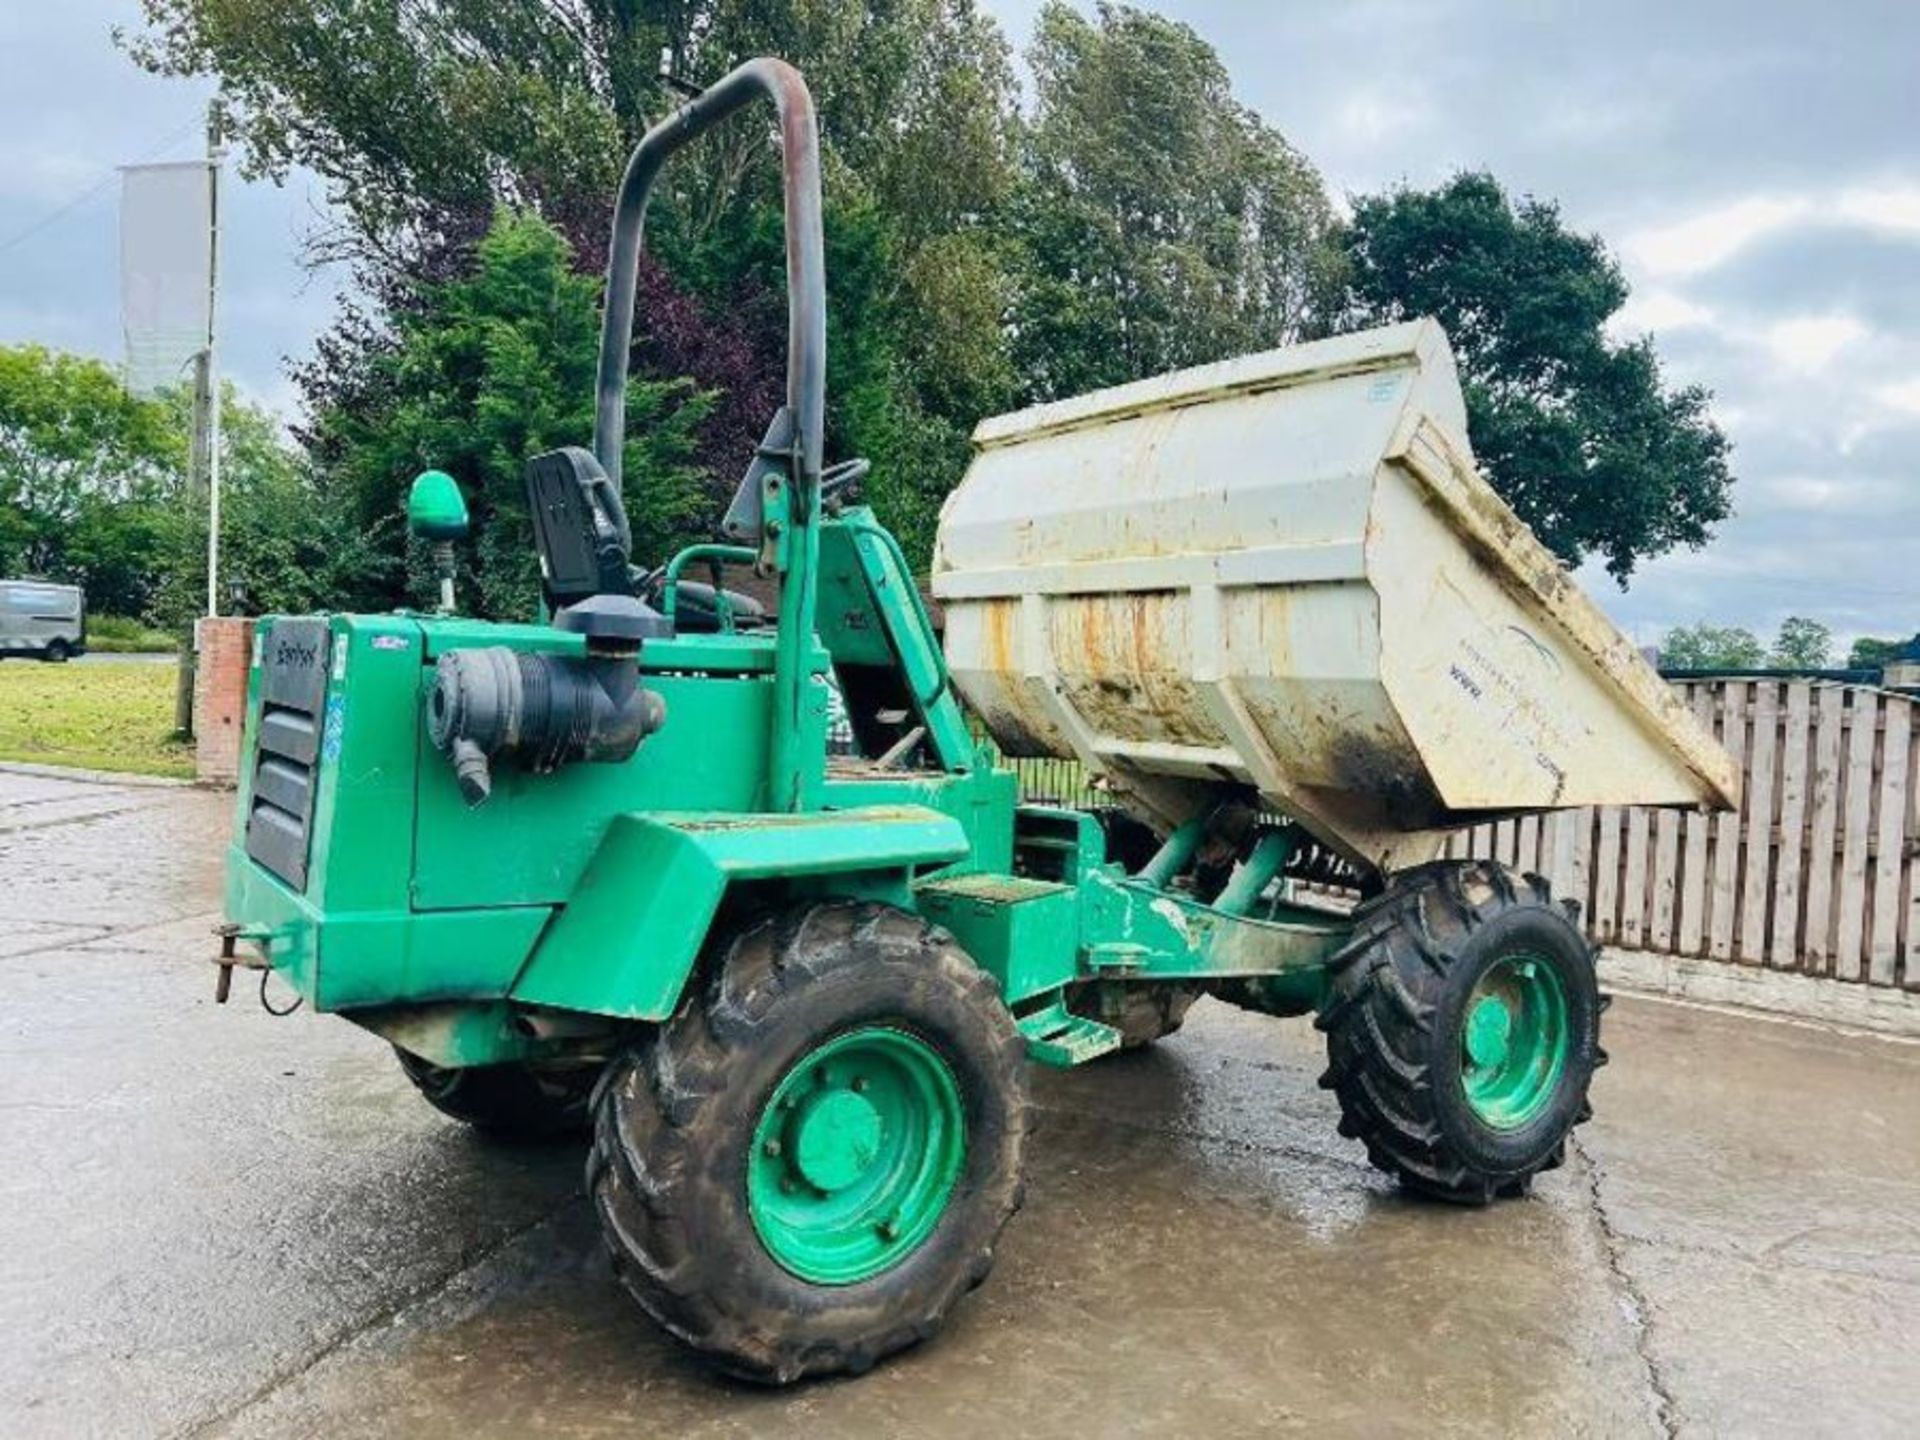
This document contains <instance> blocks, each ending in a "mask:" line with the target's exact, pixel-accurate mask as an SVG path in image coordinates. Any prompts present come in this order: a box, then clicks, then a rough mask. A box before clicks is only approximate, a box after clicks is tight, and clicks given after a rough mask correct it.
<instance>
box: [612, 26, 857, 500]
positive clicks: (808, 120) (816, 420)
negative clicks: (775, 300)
mask: <svg viewBox="0 0 1920 1440" xmlns="http://www.w3.org/2000/svg"><path fill="white" fill-rule="evenodd" d="M757 98H765V99H768V100H771V101H772V102H773V105H774V109H775V110H776V111H777V112H778V114H779V122H780V159H781V164H780V172H781V188H782V190H783V192H784V199H785V205H786V232H787V408H788V409H789V411H791V413H792V415H793V417H794V431H795V436H796V439H797V446H796V449H797V452H798V453H797V456H796V459H797V460H798V462H799V467H800V473H799V474H798V475H795V476H793V477H792V480H793V483H794V484H795V486H796V488H797V489H798V490H799V492H800V493H799V494H798V495H797V496H795V499H796V501H798V502H799V504H800V505H801V506H803V507H804V512H803V513H807V514H811V513H812V511H813V510H814V509H815V508H816V507H817V504H818V500H819V485H820V467H821V456H822V447H823V443H824V442H823V431H824V428H825V417H826V395H827V271H826V243H825V240H824V239H823V237H822V233H821V225H820V137H819V130H818V127H817V125H816V123H815V120H814V113H813V96H812V95H811V94H810V93H808V90H807V82H806V81H805V80H803V79H802V78H801V77H800V72H799V71H798V70H796V69H794V68H793V67H792V66H791V65H789V64H787V63H786V62H785V61H784V60H774V59H769V58H762V59H758V60H749V61H747V62H746V63H745V64H744V65H741V66H739V67H738V68H736V69H734V70H732V71H730V72H729V73H728V74H727V75H725V76H724V77H722V78H721V79H720V80H718V81H716V82H715V83H714V84H712V85H710V86H708V87H707V88H706V89H705V90H703V91H701V92H700V94H699V95H697V96H696V97H695V98H694V99H692V100H690V101H688V102H687V103H686V104H685V105H683V106H681V107H680V108H679V109H678V110H676V111H674V112H673V113H672V114H671V115H669V116H667V117H666V119H664V120H662V121H660V123H659V124H657V125H655V126H654V127H653V128H652V129H651V130H649V131H647V133H646V135H645V136H644V137H642V139H641V141H640V143H639V145H638V146H636V147H635V149H634V152H633V158H632V159H630V160H629V161H628V162H627V173H626V176H625V178H624V179H622V180H621V182H620V198H619V201H618V202H617V203H616V205H615V207H614V212H613V238H612V241H611V243H610V244H609V246H608V249H607V293H606V299H605V303H604V306H603V308H602V310H601V316H600V371H599V380H598V384H597V390H596V395H595V401H594V417H593V453H594V457H595V458H596V459H597V460H599V462H600V467H601V468H602V469H603V470H605V471H606V472H607V475H608V477H609V478H611V480H612V481H613V493H614V494H615V495H616V496H617V495H619V494H620V493H621V492H620V460H621V451H622V449H623V448H624V446H625V444H626V434H627V409H626V404H627V362H628V352H629V350H630V348H631V346H632V343H633V308H634V288H635V285H636V282H637V279H638V274H639V268H640V247H641V243H642V238H643V231H644V229H645V225H646V218H647V201H648V199H649V198H650V196H651V194H652V191H653V182H654V180H655V179H656V178H657V177H658V176H659V174H660V170H661V167H662V166H663V165H665V163H666V161H667V157H668V156H670V155H672V154H673V153H674V151H676V150H678V149H679V148H680V147H681V146H683V145H685V144H686V143H687V142H688V141H690V140H693V139H695V138H697V137H698V136H700V135H703V134H705V133H706V132H707V131H708V130H711V129H712V128H713V127H714V126H715V125H717V124H718V123H719V122H720V121H722V120H724V119H726V118H727V117H728V116H729V115H731V114H733V113H734V111H736V110H739V109H740V108H742V107H743V106H745V105H747V104H748V103H750V102H751V101H753V100H755V99H757Z"/></svg>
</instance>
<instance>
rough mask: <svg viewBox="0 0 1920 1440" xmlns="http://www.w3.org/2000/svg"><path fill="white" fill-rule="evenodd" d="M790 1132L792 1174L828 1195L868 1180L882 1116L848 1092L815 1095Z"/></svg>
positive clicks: (811, 1097)
mask: <svg viewBox="0 0 1920 1440" xmlns="http://www.w3.org/2000/svg"><path fill="white" fill-rule="evenodd" d="M792 1129H793V1134H794V1138H793V1164H794V1170H795V1172H796V1173H797V1175H798V1176H799V1178H800V1179H802V1180H804V1181H806V1183H807V1184H809V1185H811V1186H813V1187H814V1188H815V1189H816V1190H823V1191H826V1192H827V1193H829V1194H831V1193H832V1192H834V1191H836V1190H844V1189H846V1188H847V1187H848V1186H849V1185H851V1184H853V1183H854V1181H856V1180H858V1179H859V1178H860V1177H861V1176H862V1175H864V1174H866V1173H867V1170H868V1169H869V1168H870V1167H871V1166H872V1164H873V1161H874V1157H875V1156H877V1155H878V1154H879V1153H880V1112H879V1111H878V1110H876V1109H874V1108H873V1105H872V1102H870V1101H869V1100H867V1098H866V1097H865V1096H863V1095H861V1094H859V1093H858V1092H857V1091H855V1090H852V1089H845V1090H840V1089H827V1090H818V1091H815V1092H814V1093H813V1094H811V1095H809V1096H808V1097H807V1098H806V1099H805V1101H803V1102H802V1104H801V1107H800V1113H799V1116H798V1118H797V1119H796V1120H795V1121H794V1124H793V1126H792Z"/></svg>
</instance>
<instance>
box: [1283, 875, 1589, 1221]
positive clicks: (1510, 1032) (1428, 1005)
mask: <svg viewBox="0 0 1920 1440" xmlns="http://www.w3.org/2000/svg"><path fill="white" fill-rule="evenodd" d="M1593 957H1594V951H1593V947H1591V946H1590V945H1589V944H1588V943H1587V941H1586V938H1585V937H1584V936H1583V935H1582V934H1581V933H1580V931H1579V929H1578V927H1577V926H1575V924H1574V923H1573V919H1572V917H1571V915H1569V914H1568V913H1567V912H1566V911H1565V910H1562V909H1561V908H1560V907H1558V906H1556V905H1554V904H1553V901H1552V897H1551V895H1550V894H1549V892H1548V888H1547V883H1546V881H1545V880H1543V879H1541V878H1540V877H1539V876H1537V875H1519V874H1516V873H1515V872H1513V871H1510V870H1508V869H1506V868H1505V867H1504V866H1501V865H1497V864H1494V863H1493V862H1491V861H1479V860H1476V861H1468V862H1464V863H1460V862H1450V861H1448V862H1438V863H1435V864H1432V865H1422V866H1420V867H1418V868H1416V869H1413V870H1409V871H1407V872H1406V873H1404V874H1403V875H1399V876H1396V877H1395V878H1394V879H1393V881H1392V882H1391V883H1390V884H1389V885H1388V887H1387V889H1386V891H1385V893H1384V894H1382V895H1381V896H1379V897H1378V898H1377V899H1376V900H1374V901H1370V902H1369V903H1368V904H1367V905H1366V906H1365V907H1364V909H1363V913H1362V917H1361V920H1360V924H1359V927H1358V929H1357V930H1356V931H1355V934H1354V938H1353V940H1352V941H1351V942H1349V943H1348V945H1347V946H1346V947H1345V948H1344V949H1343V950H1342V951H1341V952H1340V954H1339V955H1338V956H1336V957H1335V961H1334V965H1333V988H1332V998H1331V999H1330V1001H1329V1003H1328V1005H1327V1008H1326V1009H1325V1011H1323V1012H1322V1014H1321V1015H1320V1017H1319V1019H1318V1020H1317V1021H1316V1022H1315V1023H1316V1024H1317V1025H1318V1026H1319V1027H1320V1028H1321V1029H1322V1030H1324V1031H1326V1034H1327V1058H1328V1066H1327V1073H1326V1074H1325V1075H1324V1076H1322V1077H1321V1082H1320V1083H1321V1084H1322V1085H1324V1086H1326V1087H1327V1088H1329V1089H1331V1090H1332V1091H1333V1092H1334V1093H1335V1095H1336V1096H1337V1097H1338V1098H1339V1101H1340V1112H1341V1119H1340V1131H1341V1133H1342V1134H1343V1135H1347V1136H1349V1137H1352V1138H1354V1139H1357V1140H1360V1141H1362V1142H1363V1143H1364V1144H1365V1145H1366V1147H1367V1158H1368V1159H1369V1160H1370V1161H1371V1162H1372V1163H1373V1164H1374V1165H1375V1166H1376V1167H1378V1168H1379V1169H1382V1170H1385V1171H1386V1172H1387V1173H1389V1174H1391V1175H1394V1176H1396V1177H1398V1179H1399V1180H1400V1181H1401V1183H1402V1184H1404V1185H1406V1186H1407V1187H1408V1188H1410V1189H1413V1190H1417V1191H1421V1192H1423V1193H1426V1194H1430V1195H1434V1196H1438V1197H1440V1198H1442V1199H1447V1200H1455V1201H1462V1202H1465V1203H1469V1204H1484V1203H1486V1202H1487V1201H1489V1200H1492V1199H1494V1198H1495V1197H1496V1196H1504V1195H1518V1194H1523V1193H1525V1191H1526V1189H1527V1187H1528V1186H1529V1185H1530V1184H1531V1183H1532V1180H1533V1177H1534V1176H1535V1175H1536V1174H1538V1173H1539V1172H1540V1171H1542V1170H1550V1169H1552V1168H1554V1167H1555V1166H1557V1165H1559V1164H1560V1163H1561V1161H1562V1160H1563V1159H1564V1158H1565V1154H1566V1141H1567V1136H1568V1134H1569V1133H1570V1132H1571V1131H1572V1129H1573V1127H1574V1126H1575V1125H1577V1124H1578V1123H1580V1122H1581V1121H1583V1120H1585V1119H1586V1118H1587V1117H1588V1116H1589V1115H1590V1114H1591V1113H1592V1112H1591V1110H1590V1109H1589V1108H1588V1105H1587V1088H1588V1086H1589V1084H1590V1083H1591V1082H1592V1079H1593V1072H1594V1071H1595V1070H1596V1069H1597V1068H1598V1067H1599V1066H1601V1065H1603V1064H1605V1063H1606V1052H1605V1051H1604V1050H1602V1049H1601V1048H1600V1014H1601V1011H1603V1010H1604V1009H1605V1008H1606V998H1605V997H1604V996H1602V995H1601V993H1600V988H1599V982H1598V980H1597V978H1596V977H1595V974H1594V965H1593Z"/></svg>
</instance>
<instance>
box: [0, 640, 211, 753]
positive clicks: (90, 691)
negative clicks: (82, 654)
mask: <svg viewBox="0 0 1920 1440" xmlns="http://www.w3.org/2000/svg"><path fill="white" fill-rule="evenodd" d="M174 668H175V667H173V666H172V665H162V664H153V663H150V662H130V663H127V664H115V663H113V662H112V661H105V662H101V663H98V664H93V663H89V664H85V665H46V664H42V663H41V662H39V661H37V660H5V661H0V760H27V761H32V762H34V763H35V764H40V765H72V766H75V767H77V768H79V769H83V770H117V771H123V772H127V773H131V774H137V775H167V776H173V777H176V778H180V779H191V778H192V777H193V747H192V746H191V745H188V744H185V743H183V742H181V741H179V740H176V739H174V736H173V688H174Z"/></svg>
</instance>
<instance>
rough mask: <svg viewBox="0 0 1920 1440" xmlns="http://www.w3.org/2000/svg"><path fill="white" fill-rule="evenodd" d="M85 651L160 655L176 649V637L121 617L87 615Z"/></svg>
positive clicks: (177, 647) (177, 643)
mask: <svg viewBox="0 0 1920 1440" xmlns="http://www.w3.org/2000/svg"><path fill="white" fill-rule="evenodd" d="M87 648H88V649H89V650H92V651H94V652H95V653H96V654H102V655H106V654H112V655H163V654H165V653H166V652H167V651H169V650H178V649H179V648H180V637H179V636H178V635H171V634H169V633H168V632H167V631H165V630H156V629H154V628H153V627H152V626H151V625H148V624H145V623H144V622H142V621H139V620H132V619H129V618H128V617H126V616H125V615H89V616H88V617H87Z"/></svg>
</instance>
